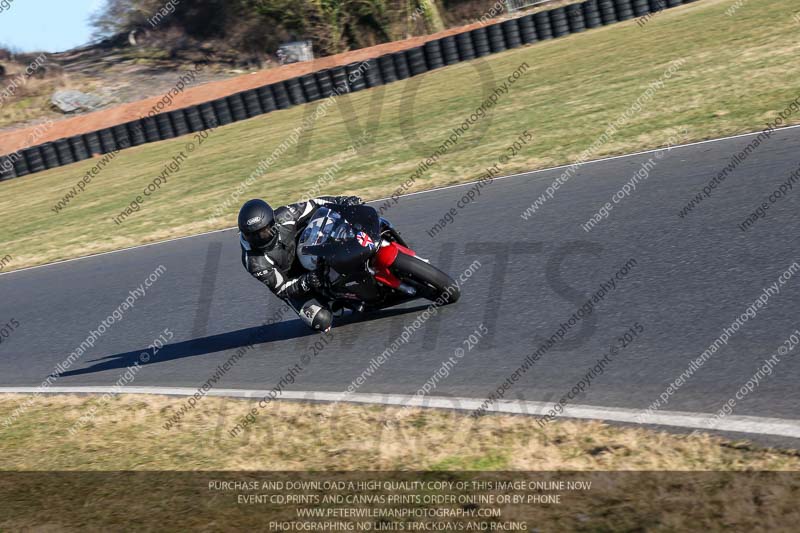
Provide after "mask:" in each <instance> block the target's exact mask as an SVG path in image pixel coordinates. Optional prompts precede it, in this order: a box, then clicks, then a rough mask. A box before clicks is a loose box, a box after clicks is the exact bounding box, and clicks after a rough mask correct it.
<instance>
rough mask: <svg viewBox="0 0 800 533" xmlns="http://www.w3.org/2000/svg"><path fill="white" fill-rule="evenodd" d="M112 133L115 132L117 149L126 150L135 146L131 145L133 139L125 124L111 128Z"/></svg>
mask: <svg viewBox="0 0 800 533" xmlns="http://www.w3.org/2000/svg"><path fill="white" fill-rule="evenodd" d="M111 131H112V132H114V140H115V141H117V148H119V149H120V150H122V149H124V148H130V147H131V146H133V144H132V143H131V137H130V135H128V128H127V127H125V124H119V125H118V126H114V127H113V128H111Z"/></svg>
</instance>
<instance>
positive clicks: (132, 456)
mask: <svg viewBox="0 0 800 533" xmlns="http://www.w3.org/2000/svg"><path fill="white" fill-rule="evenodd" d="M25 398H26V397H25V396H22V395H0V420H5V419H6V417H7V416H8V415H9V414H11V413H12V412H13V410H14V409H15V408H16V406H17V405H18V404H19V403H20V402H22V401H24V400H25ZM184 401H185V398H168V397H159V396H134V395H122V396H117V397H113V398H111V399H110V400H108V401H107V402H101V400H99V399H98V398H96V397H88V396H63V395H59V396H40V397H38V398H37V399H36V400H35V401H34V402H33V403H32V405H31V406H30V408H29V410H28V411H27V412H26V413H25V414H24V415H23V416H22V417H20V418H19V419H18V420H17V421H16V423H14V424H13V425H12V426H11V427H10V428H4V429H3V430H2V439H0V501H2V502H3V505H2V507H3V512H0V530H3V531H5V530H11V531H21V530H36V531H62V530H66V531H109V530H119V529H130V524H131V520H135V521H136V529H137V530H142V531H173V530H174V531H187V530H202V531H228V530H229V531H242V530H249V529H256V528H258V529H259V530H268V531H294V530H303V531H305V530H308V531H311V530H317V531H322V530H324V531H360V530H383V531H413V530H415V529H414V528H413V527H412V526H413V525H414V524H412V522H414V523H420V522H422V521H424V522H431V521H432V522H435V523H437V524H439V526H437V527H439V528H443V529H435V530H442V531H456V530H458V531H469V530H475V531H649V530H667V531H698V530H712V531H721V530H736V531H746V530H751V529H752V530H769V531H790V530H792V528H793V526H794V525H796V523H797V521H798V520H800V509H798V507H797V504H796V502H797V494H798V493H800V477H798V476H797V473H798V472H800V454H798V452H796V451H784V450H775V449H764V448H758V447H754V446H750V445H748V444H747V443H743V442H739V443H735V442H730V441H726V440H724V439H721V438H717V437H711V436H708V435H702V434H695V435H684V436H681V435H675V434H669V433H665V432H659V431H654V430H647V429H637V428H620V427H613V426H608V425H605V424H602V423H599V422H584V421H556V422H553V423H551V424H547V425H545V426H544V427H543V428H540V427H538V425H537V424H535V422H534V419H532V418H530V417H521V416H509V415H490V416H485V417H482V418H480V419H478V420H477V421H476V420H474V419H472V418H470V417H469V416H468V415H467V414H466V413H459V412H448V411H438V410H420V409H408V410H405V409H402V408H391V407H383V406H360V405H347V404H339V405H336V406H335V408H333V409H331V408H330V405H329V404H310V403H295V402H283V401H280V402H274V403H272V404H270V407H269V409H267V410H265V411H264V412H263V413H262V414H261V416H260V417H259V418H258V419H257V422H256V423H255V424H254V425H252V426H250V428H249V429H248V432H246V433H245V434H244V435H243V436H241V437H239V438H231V437H228V435H227V431H226V430H227V429H229V428H230V426H231V425H232V424H234V423H235V421H237V420H238V419H239V418H240V417H242V416H243V415H245V414H246V413H247V412H249V409H250V408H251V406H253V405H255V402H252V401H245V400H233V399H225V398H213V397H206V398H204V399H203V400H202V401H201V402H199V403H198V405H197V408H196V409H194V410H192V411H190V412H189V413H188V414H187V416H185V417H184V418H183V420H182V421H181V423H180V424H178V425H177V426H176V427H174V428H173V429H171V430H167V429H165V428H164V427H163V424H164V423H165V422H166V420H167V419H168V417H169V415H171V414H172V413H173V412H174V411H175V410H177V409H179V407H180V406H181V405H182V404H183V402H184ZM93 408H95V411H96V412H95V416H94V417H93V418H92V419H91V421H90V422H89V423H88V424H79V426H76V423H79V421H80V420H81V417H86V416H87V415H88V414H89V413H91V412H92V409H93ZM86 420H87V419H86V418H84V421H86ZM387 421H390V422H392V423H391V424H389V425H387V424H386V422H387ZM75 427H78V430H77V431H75V432H71V429H72V428H75ZM18 471H27V472H18ZM613 471H617V472H613ZM276 480H278V481H280V480H283V481H284V482H296V483H299V482H304V481H307V482H311V483H314V482H317V483H319V482H321V481H325V480H333V481H341V482H347V481H359V480H380V481H398V480H405V481H420V480H422V481H436V480H440V481H447V482H464V483H468V484H469V483H473V482H476V481H477V482H487V481H488V482H495V481H509V480H514V481H520V480H527V481H528V482H539V483H541V482H546V481H551V482H562V483H564V482H569V481H570V480H573V481H577V482H580V483H582V484H584V487H585V484H586V483H589V485H590V487H588V488H586V490H581V491H569V490H567V491H564V490H555V491H545V492H542V491H538V490H537V491H524V490H523V491H522V492H521V493H523V494H527V495H529V496H530V495H536V494H538V495H541V496H542V497H545V496H546V497H553V496H554V495H556V494H559V495H560V496H559V500H558V501H557V502H556V501H552V500H551V501H548V502H546V503H536V502H534V503H531V502H530V501H527V502H522V504H516V505H512V504H510V503H503V504H500V503H499V502H498V503H496V504H494V505H487V504H486V503H485V502H481V503H479V504H474V505H472V504H470V505H460V506H459V507H460V508H461V509H465V510H468V509H486V510H492V509H495V510H499V511H500V512H501V515H500V516H499V517H495V518H491V519H485V518H484V519H480V520H475V519H470V518H467V517H461V518H430V519H425V518H423V519H420V518H400V519H389V520H386V519H380V520H377V519H374V518H373V519H370V518H359V517H360V516H361V515H355V514H354V515H342V514H338V515H331V516H349V518H337V519H335V521H334V520H329V524H330V525H328V526H325V525H324V523H323V522H322V521H321V519H304V518H301V517H302V516H303V515H302V514H300V511H299V509H301V508H305V509H323V512H326V511H325V509H329V510H330V511H331V512H342V509H345V510H346V509H352V508H367V507H372V508H375V507H378V505H369V504H365V505H358V504H356V505H354V504H352V503H351V504H350V505H344V507H343V506H342V505H341V504H342V503H344V502H339V504H337V503H331V502H328V503H326V501H325V500H324V499H323V498H324V497H325V496H326V495H331V494H343V495H353V494H377V493H383V494H386V493H388V494H393V493H396V492H397V491H393V490H392V489H384V490H366V491H365V490H363V489H353V488H351V487H347V488H346V489H345V488H342V489H341V490H331V489H314V488H303V489H300V490H297V489H293V490H289V489H288V485H287V489H286V490H277V492H276V491H275V489H272V490H270V489H265V488H263V487H262V485H261V483H263V482H266V481H272V482H274V481H276ZM234 481H235V482H243V481H248V482H251V483H252V482H253V481H257V482H258V483H259V484H258V487H259V488H258V489H219V488H215V489H212V488H210V487H211V483H216V482H234ZM465 486H466V485H465ZM414 492H416V493H421V494H423V495H425V494H434V495H438V494H445V493H449V494H465V495H474V494H486V493H493V492H494V493H499V494H508V493H509V492H513V493H515V494H517V493H520V492H519V491H507V490H496V491H492V490H477V489H473V490H466V491H464V490H461V491H452V490H451V491H438V490H425V489H423V490H420V491H411V492H402V493H403V494H410V493H414ZM263 494H280V495H283V496H284V497H285V498H287V499H285V500H283V501H269V500H255V501H248V500H246V499H245V500H242V498H249V497H262V496H259V495H263ZM291 495H301V496H302V497H303V498H313V499H312V500H308V501H307V500H303V501H302V502H301V501H291V500H289V499H288V498H289V497H290V496H291ZM263 497H266V496H263ZM384 503H388V504H389V505H388V507H389V508H395V509H398V510H401V511H402V510H403V509H409V505H405V504H394V505H393V504H392V502H391V501H388V502H384ZM462 503H463V502H462ZM443 507H451V506H450V505H442V504H440V503H437V502H431V503H427V502H424V501H420V502H417V503H414V504H412V505H411V506H410V508H412V509H413V510H415V511H417V512H422V511H425V510H426V509H427V510H430V511H431V512H437V510H441V509H442V508H443ZM420 516H423V515H420ZM433 516H437V515H433ZM484 516H485V515H484ZM276 523H279V524H278V525H275V524H276ZM289 523H299V524H301V525H302V524H310V525H307V526H304V527H305V529H293V528H292V526H291V525H289ZM510 523H511V524H518V525H517V526H516V527H511V528H510V529H506V528H504V527H503V525H504V524H506V525H508V524H510ZM314 524H317V527H318V529H308V527H313V525H314ZM334 524H335V525H334ZM340 524H344V525H340ZM357 524H362V525H363V526H364V527H361V526H358V525H357ZM370 524H371V525H370ZM398 524H399V525H398ZM402 524H405V525H402ZM448 524H449V526H448ZM470 524H472V525H471V526H470ZM476 524H478V525H477V526H476ZM519 524H521V525H519ZM533 525H535V526H536V528H535V529H531V528H532V526H533ZM320 528H321V529H320ZM417 530H419V528H417ZM426 530H431V529H426Z"/></svg>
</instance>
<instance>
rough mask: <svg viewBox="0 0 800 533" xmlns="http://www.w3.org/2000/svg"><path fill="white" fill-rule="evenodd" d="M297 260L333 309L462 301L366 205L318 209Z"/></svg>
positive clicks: (450, 284) (446, 279)
mask: <svg viewBox="0 0 800 533" xmlns="http://www.w3.org/2000/svg"><path fill="white" fill-rule="evenodd" d="M297 257H298V259H299V261H300V263H301V264H302V265H303V267H304V268H306V269H307V270H310V271H314V272H317V273H318V275H319V277H320V279H321V280H322V287H321V288H320V289H319V290H318V292H319V293H320V295H321V296H323V297H324V298H327V299H329V300H330V303H331V304H332V308H334V309H336V308H338V309H343V308H347V309H350V310H352V311H355V312H367V311H374V310H379V309H385V308H387V307H391V306H394V305H398V304H401V303H404V302H407V301H410V300H415V299H418V298H424V299H426V300H429V301H431V302H434V303H435V304H436V305H448V304H452V303H455V302H457V301H458V299H459V297H460V296H461V293H460V291H459V289H458V287H457V286H456V283H455V282H454V281H453V279H452V278H450V276H448V275H447V274H445V273H444V272H442V271H441V270H439V269H438V268H436V267H435V266H433V265H431V264H430V262H429V261H428V260H426V259H423V258H421V257H420V256H418V255H417V254H416V252H414V250H412V249H410V248H409V247H408V245H407V244H406V243H405V241H404V240H403V238H402V237H401V236H400V234H399V233H398V232H397V231H396V230H395V229H394V227H393V226H392V224H391V223H390V222H389V221H388V220H386V219H384V218H383V217H380V216H379V215H378V212H377V211H376V210H375V209H374V208H372V207H369V206H367V205H356V206H342V205H326V206H323V207H320V208H318V209H317V210H316V211H315V212H314V214H313V215H312V217H311V220H310V221H309V223H308V225H307V226H306V228H305V230H303V232H302V233H301V235H300V237H299V239H298V245H297Z"/></svg>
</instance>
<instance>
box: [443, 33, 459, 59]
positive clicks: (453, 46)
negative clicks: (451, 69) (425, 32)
mask: <svg viewBox="0 0 800 533" xmlns="http://www.w3.org/2000/svg"><path fill="white" fill-rule="evenodd" d="M440 41H441V43H442V58H443V59H444V64H445V65H455V64H456V63H458V62H459V61H461V58H460V57H459V56H458V43H457V42H456V38H455V36H453V35H449V36H447V37H443V38H442V39H440Z"/></svg>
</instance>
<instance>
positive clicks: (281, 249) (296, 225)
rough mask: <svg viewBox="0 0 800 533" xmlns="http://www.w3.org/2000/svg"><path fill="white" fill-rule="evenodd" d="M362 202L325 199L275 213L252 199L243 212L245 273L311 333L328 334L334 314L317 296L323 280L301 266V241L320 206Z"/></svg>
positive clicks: (347, 198)
mask: <svg viewBox="0 0 800 533" xmlns="http://www.w3.org/2000/svg"><path fill="white" fill-rule="evenodd" d="M363 203H364V202H362V201H361V198H359V197H358V196H320V197H318V198H311V199H309V200H307V201H305V202H299V203H295V204H290V205H286V206H283V207H279V208H277V209H275V210H273V209H272V207H270V205H269V204H268V203H267V202H265V201H264V200H260V199H253V200H248V201H247V202H245V204H244V205H243V206H242V208H241V209H240V210H239V244H240V245H241V247H242V264H243V265H244V268H245V269H247V271H248V272H250V274H251V275H252V276H253V277H254V278H256V279H257V280H259V281H260V282H262V283H263V284H264V285H266V286H267V287H269V289H270V290H271V291H272V292H273V293H275V295H276V296H277V297H278V298H280V299H282V300H284V301H285V302H286V303H288V304H289V305H290V306H291V307H292V309H294V311H295V312H296V313H297V314H298V316H299V317H300V319H301V320H302V321H303V322H304V323H305V324H306V325H307V326H308V327H310V328H312V329H315V330H319V331H328V330H329V329H330V328H331V324H332V322H333V315H332V313H331V311H330V309H328V307H327V305H326V304H324V303H322V302H320V301H319V299H318V298H317V295H316V294H315V291H316V290H317V289H319V287H320V286H321V285H322V281H321V280H320V278H319V275H318V274H317V273H316V272H309V271H307V270H305V269H304V268H303V266H302V265H300V264H299V261H296V251H297V238H298V236H299V235H301V234H302V233H303V230H304V229H305V227H306V224H308V222H309V220H310V219H311V216H312V215H313V214H314V212H315V211H316V210H317V208H318V207H321V206H323V205H325V204H339V205H361V204H363Z"/></svg>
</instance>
